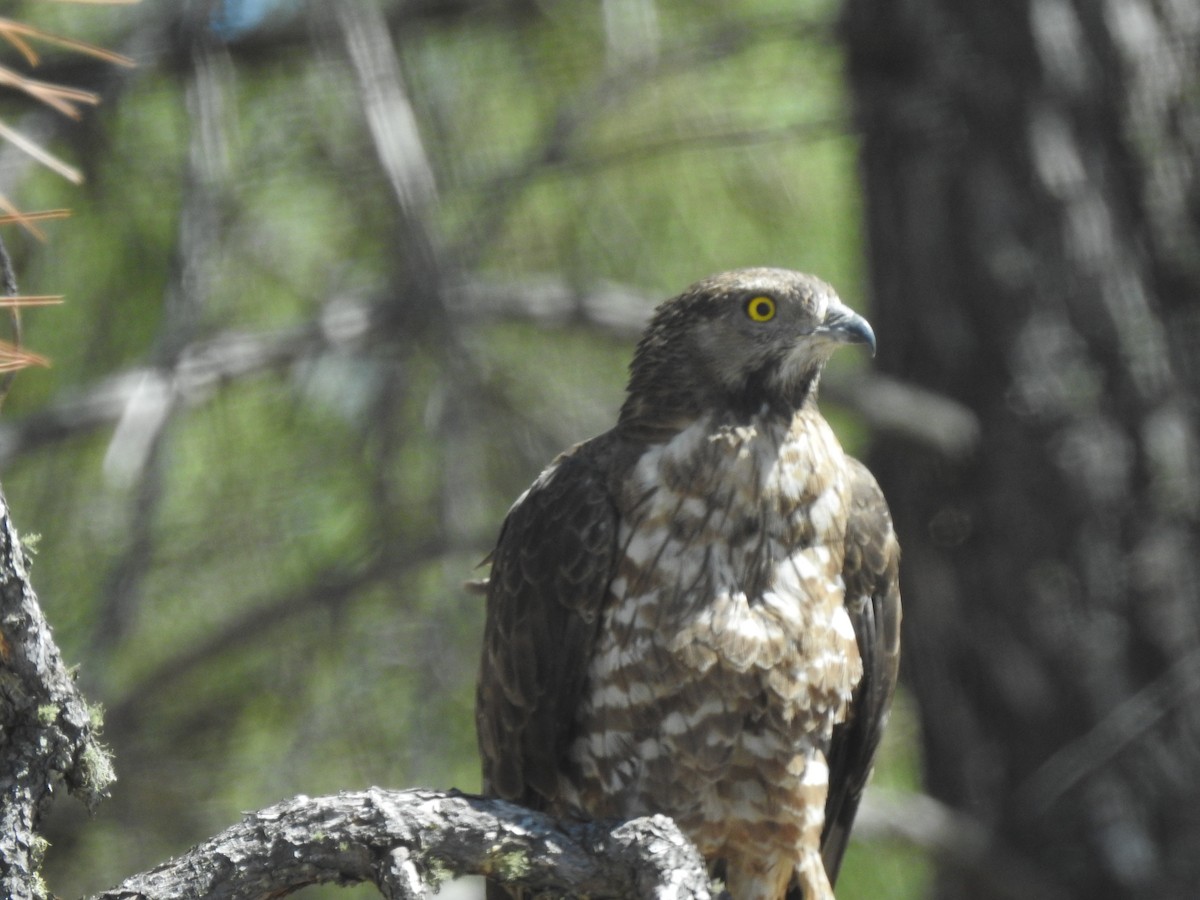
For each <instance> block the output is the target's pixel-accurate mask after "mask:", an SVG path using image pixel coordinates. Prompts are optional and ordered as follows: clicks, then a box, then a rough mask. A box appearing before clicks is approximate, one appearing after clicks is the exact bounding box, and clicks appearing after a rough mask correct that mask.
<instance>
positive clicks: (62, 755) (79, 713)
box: [0, 494, 114, 900]
mask: <svg viewBox="0 0 1200 900" xmlns="http://www.w3.org/2000/svg"><path fill="white" fill-rule="evenodd" d="M113 778H114V775H113V770H112V765H111V763H110V762H109V758H108V754H107V753H106V751H105V750H104V748H103V747H101V746H100V744H99V743H98V741H97V740H96V723H95V722H94V721H93V718H92V712H91V710H89V709H88V707H87V704H86V703H85V702H84V700H83V697H82V696H81V695H80V694H79V692H78V691H77V690H76V688H75V682H74V680H73V678H72V676H71V672H70V671H69V670H68V669H67V667H66V666H65V665H64V664H63V661H62V657H61V656H60V655H59V652H58V648H57V647H56V646H55V645H54V640H53V638H52V637H51V634H50V627H49V626H48V625H47V624H46V620H45V618H44V617H43V616H42V611H41V609H40V608H39V606H38V602H37V597H36V595H35V594H34V592H33V588H32V586H31V585H30V583H29V561H28V558H27V557H26V555H25V551H24V549H23V548H22V546H21V542H20V538H19V537H18V535H17V530H16V528H15V527H14V526H13V523H12V519H11V518H10V517H9V514H8V504H7V501H6V500H5V499H4V497H3V494H0V896H3V897H10V898H13V900H42V898H44V897H46V896H47V892H46V889H45V887H44V885H43V884H42V882H41V878H40V876H39V875H38V869H39V866H40V863H41V855H42V851H43V850H44V848H45V842H44V840H43V839H42V838H41V837H40V836H39V835H38V834H37V828H38V824H39V818H40V813H41V812H42V809H43V805H44V804H45V803H46V802H47V801H48V800H49V798H50V795H51V792H52V791H53V790H54V787H55V785H56V784H58V783H59V782H61V781H64V780H65V782H66V784H67V786H68V787H69V788H70V790H71V792H72V793H74V794H75V795H76V796H77V797H79V798H80V799H81V800H83V802H84V803H86V804H87V805H88V806H92V805H94V804H95V803H96V802H97V801H99V799H100V798H101V797H103V796H104V794H105V792H106V791H107V789H108V786H109V785H110V784H111V783H112V781H113Z"/></svg>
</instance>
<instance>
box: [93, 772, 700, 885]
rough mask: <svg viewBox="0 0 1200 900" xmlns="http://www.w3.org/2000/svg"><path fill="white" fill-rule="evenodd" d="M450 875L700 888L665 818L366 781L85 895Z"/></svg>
mask: <svg viewBox="0 0 1200 900" xmlns="http://www.w3.org/2000/svg"><path fill="white" fill-rule="evenodd" d="M461 875H484V876H488V877H492V878H494V879H496V880H499V881H504V882H506V883H510V884H514V885H520V886H524V887H536V888H537V890H538V891H540V892H541V891H544V892H548V893H550V894H554V895H559V896H588V897H592V898H604V897H636V898H641V897H645V898H663V900H665V898H676V900H687V898H694V900H707V898H709V897H710V896H711V894H710V892H709V887H708V875H707V873H706V872H705V869H704V864H703V862H702V860H701V858H700V855H699V853H698V852H697V851H696V849H695V848H694V847H693V846H692V845H691V844H690V843H689V842H688V841H687V839H686V838H684V837H683V835H682V834H681V833H680V831H679V830H678V828H676V826H675V824H674V823H673V822H671V820H670V819H667V818H666V817H664V816H653V817H650V818H644V819H634V820H632V821H629V822H621V823H616V824H614V823H611V822H609V823H598V822H571V823H563V822H557V821H555V820H554V819H552V818H550V817H549V816H545V815H542V814H540V813H536V812H532V811H531V810H528V809H524V808H523V807H519V806H516V805H514V804H512V803H507V802H505V801H503V800H486V799H483V798H480V797H474V796H470V795H467V794H459V793H457V792H450V793H442V792H438V791H427V790H409V791H390V790H384V789H382V788H370V789H369V790H366V791H357V792H353V793H350V792H345V793H340V794H337V795H336V796H328V797H316V798H309V797H304V796H300V797H295V798H293V799H291V800H285V801H284V802H283V803H279V804H276V805H275V806H271V807H268V808H267V809H263V810H259V811H258V812H255V813H250V814H249V815H247V816H246V817H245V818H244V819H243V820H242V821H241V822H240V823H238V824H237V825H234V826H233V827H231V828H227V829H226V830H225V831H223V832H221V833H220V834H218V835H215V836H214V837H212V838H210V839H209V840H207V841H205V842H204V843H202V844H199V845H198V846H196V847H194V848H192V849H191V850H189V851H188V852H187V853H185V854H184V855H183V856H180V857H177V858H175V859H172V860H169V861H168V862H165V863H162V864H161V865H158V866H156V867H155V868H153V869H151V870H150V871H148V872H144V873H142V874H140V875H135V876H133V877H132V878H129V879H127V880H126V881H124V882H123V883H122V884H120V885H118V886H117V887H115V888H113V889H112V890H109V891H105V892H104V893H101V894H97V895H96V896H95V897H94V898H92V900H173V898H179V900H183V898H191V897H211V898H223V900H251V898H265V897H268V896H278V895H280V894H284V893H287V892H289V891H292V890H295V889H298V888H300V887H304V886H307V885H311V884H352V883H363V882H369V883H372V884H374V885H376V886H377V887H378V888H379V890H380V892H381V893H382V894H383V895H384V896H385V897H387V898H389V900H393V898H395V900H399V898H409V897H424V896H428V895H429V894H431V893H432V892H433V891H434V890H435V889H436V888H437V886H438V885H440V884H441V883H442V882H443V881H445V880H446V879H448V878H453V877H458V876H461Z"/></svg>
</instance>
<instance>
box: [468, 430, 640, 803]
mask: <svg viewBox="0 0 1200 900" xmlns="http://www.w3.org/2000/svg"><path fill="white" fill-rule="evenodd" d="M604 441H605V438H603V437H601V438H597V439H596V440H595V441H590V442H588V443H585V444H581V445H579V446H578V447H576V448H574V449H572V450H570V451H567V452H566V453H564V454H563V455H562V456H560V457H559V458H558V459H557V460H555V462H554V463H552V464H551V465H550V466H549V467H548V468H547V469H546V471H545V472H543V473H542V475H541V477H539V478H538V480H537V481H536V482H534V484H533V486H532V487H531V488H530V489H529V491H527V492H526V494H525V495H524V496H523V497H522V498H521V499H520V500H518V501H517V503H516V504H515V505H514V506H513V508H512V509H511V510H510V511H509V513H508V517H507V518H506V519H505V521H504V526H503V528H502V529H501V531H500V538H499V541H498V543H497V545H496V549H495V551H494V552H493V553H492V571H491V576H490V578H489V580H488V585H487V623H486V626H485V630H484V639H483V662H482V665H481V667H480V673H479V683H478V685H477V689H476V704H475V725H476V731H477V734H478V738H479V752H480V756H481V757H482V760H483V790H484V793H485V794H488V795H490V796H496V797H502V798H504V799H506V800H512V801H514V802H517V803H520V804H522V805H524V806H528V807H531V808H534V809H543V810H550V811H554V809H555V803H556V799H557V797H556V795H557V786H558V774H559V772H560V771H561V770H562V767H563V765H564V763H565V759H566V753H567V750H568V748H569V746H570V742H571V740H572V738H573V737H574V729H575V717H576V714H577V711H578V708H579V705H580V702H581V697H582V693H583V689H584V686H585V680H586V677H587V669H588V662H589V660H590V659H591V656H592V648H593V646H594V643H595V638H596V632H597V629H598V628H599V625H600V620H601V613H602V610H603V606H604V603H605V599H606V597H607V594H608V586H609V583H610V582H611V581H612V578H613V573H614V569H615V566H616V560H617V524H618V515H617V510H616V507H615V506H614V504H613V500H612V496H611V494H610V491H609V488H608V480H607V478H606V477H605V474H604V472H605V467H604V465H602V463H603V462H604V461H605V459H606V456H605V449H604V448H605V443H604Z"/></svg>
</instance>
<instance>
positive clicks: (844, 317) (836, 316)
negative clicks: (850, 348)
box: [815, 303, 875, 356]
mask: <svg viewBox="0 0 1200 900" xmlns="http://www.w3.org/2000/svg"><path fill="white" fill-rule="evenodd" d="M815 333H816V334H819V335H822V336H823V337H825V338H826V339H827V340H830V341H835V342H837V343H839V344H866V345H867V346H868V347H870V348H871V355H872V356H874V355H875V332H874V331H873V330H872V328H871V323H870V322H868V321H867V320H866V319H864V318H863V317H862V316H860V315H859V314H858V313H856V312H855V311H854V310H852V309H851V308H850V307H848V306H843V305H842V304H840V303H831V304H830V305H829V310H828V312H826V313H825V321H824V322H822V323H821V324H820V325H818V326H817V330H816V332H815Z"/></svg>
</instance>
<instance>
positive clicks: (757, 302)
mask: <svg viewBox="0 0 1200 900" xmlns="http://www.w3.org/2000/svg"><path fill="white" fill-rule="evenodd" d="M746 315H748V316H749V317H750V318H751V319H753V320H754V321H755V322H770V321H771V320H772V319H773V318H775V301H774V300H772V299H771V298H770V297H751V298H750V299H749V300H748V301H747V302H746Z"/></svg>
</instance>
